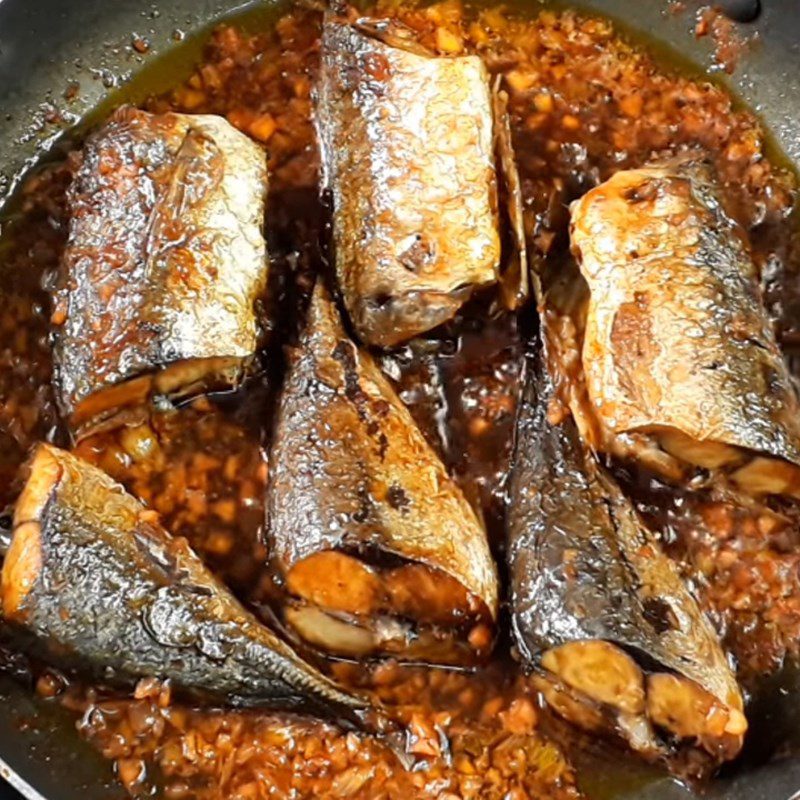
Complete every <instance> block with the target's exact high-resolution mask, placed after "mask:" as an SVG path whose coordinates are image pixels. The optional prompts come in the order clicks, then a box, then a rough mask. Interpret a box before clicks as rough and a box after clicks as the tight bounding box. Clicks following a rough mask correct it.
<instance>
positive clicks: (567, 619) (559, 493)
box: [507, 353, 747, 772]
mask: <svg viewBox="0 0 800 800" xmlns="http://www.w3.org/2000/svg"><path fill="white" fill-rule="evenodd" d="M542 361H543V357H542V356H541V353H539V354H537V356H536V357H535V358H533V359H532V360H531V363H530V364H529V369H528V375H527V377H526V386H525V389H524V396H523V402H522V404H521V409H520V412H519V416H518V423H517V425H518V427H517V436H516V453H515V457H516V461H515V469H514V473H513V476H512V480H511V485H510V495H509V506H508V507H509V512H508V543H507V545H508V550H507V552H508V566H509V580H510V590H511V607H512V630H513V635H514V638H515V641H516V645H517V648H518V650H519V654H520V657H521V659H522V661H523V662H524V663H525V664H526V665H527V666H529V667H532V668H535V670H536V671H537V675H538V678H537V679H536V683H537V685H538V687H539V688H540V690H541V691H542V693H543V694H544V696H545V698H546V700H547V702H548V703H549V704H550V705H551V706H552V707H553V708H554V709H555V710H556V711H557V712H558V713H559V714H561V715H563V716H564V717H566V718H567V719H569V720H570V721H572V722H574V723H576V724H578V725H580V726H582V727H584V728H586V729H588V730H590V731H593V732H607V733H608V732H613V733H614V734H616V735H617V736H620V737H621V738H622V739H623V740H625V741H626V742H627V743H628V745H629V746H630V747H631V748H632V749H633V750H635V751H637V752H639V753H641V754H642V755H643V756H645V757H647V758H651V759H661V758H663V759H666V760H668V761H672V760H673V759H676V760H677V759H679V758H680V759H681V764H682V767H683V768H686V769H697V771H698V772H701V771H704V770H707V768H708V766H709V765H714V764H717V763H719V762H721V761H724V760H727V759H730V758H733V757H734V756H735V755H736V754H737V753H738V752H739V749H740V747H741V745H742V739H743V736H744V733H745V730H746V728H747V722H746V719H745V717H744V715H743V713H742V696H741V692H740V690H739V688H738V686H737V683H736V680H735V678H734V675H733V673H732V671H731V668H730V666H729V664H728V663H727V661H726V658H725V655H724V653H723V651H722V649H721V647H720V644H719V641H718V639H717V637H716V635H715V633H714V631H713V630H712V628H711V626H710V624H709V622H708V620H707V619H706V618H705V617H704V615H703V614H702V612H701V611H700V609H699V607H698V605H697V603H696V602H695V601H694V599H693V598H692V597H691V595H690V594H689V592H688V590H687V589H686V587H685V586H684V584H683V582H682V580H681V578H680V576H679V575H678V572H677V570H676V568H675V566H674V564H673V563H672V562H671V561H670V560H669V559H668V558H667V557H666V556H665V555H664V554H663V552H662V551H661V550H660V548H659V545H658V543H657V541H656V540H655V539H654V537H653V536H652V534H651V533H650V532H649V531H648V530H647V529H646V528H645V527H644V525H643V523H642V521H641V520H640V519H639V517H638V516H637V514H636V512H635V511H634V509H633V507H632V506H631V504H630V503H629V501H628V500H627V499H626V498H625V496H624V495H623V494H622V492H621V490H620V489H619V487H618V486H617V485H616V483H615V482H614V479H613V478H612V477H611V476H610V474H608V473H607V472H606V471H605V470H604V469H603V468H602V467H601V466H600V465H599V464H598V463H597V462H596V460H595V459H594V457H593V456H591V455H590V454H588V453H587V452H586V451H585V450H583V448H582V445H581V442H580V437H579V435H578V431H577V428H576V426H575V424H574V422H573V420H572V417H571V416H570V415H569V412H568V411H567V410H566V409H565V408H564V407H563V406H562V405H561V404H560V403H559V402H558V401H557V399H556V393H555V391H554V388H553V382H552V381H551V378H550V376H549V374H548V371H547V369H546V368H545V367H544V366H543V363H542Z"/></svg>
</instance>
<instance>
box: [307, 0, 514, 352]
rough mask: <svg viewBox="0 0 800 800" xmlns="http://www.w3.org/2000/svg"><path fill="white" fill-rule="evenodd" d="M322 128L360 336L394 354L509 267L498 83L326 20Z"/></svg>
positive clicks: (342, 265)
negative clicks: (494, 92) (501, 208)
mask: <svg viewBox="0 0 800 800" xmlns="http://www.w3.org/2000/svg"><path fill="white" fill-rule="evenodd" d="M318 94H319V102H318V104H317V110H316V117H317V127H318V131H319V139H320V142H321V145H322V152H323V167H324V183H325V185H326V186H327V188H328V189H329V190H330V192H331V194H332V198H333V214H334V242H335V248H336V273H337V276H338V280H339V285H340V287H341V290H342V293H343V295H344V300H345V305H346V306H347V310H348V312H349V314H350V317H351V319H352V322H353V326H354V328H355V330H356V332H357V333H358V335H359V337H361V339H362V340H363V341H365V342H368V343H370V344H376V345H382V346H390V345H394V344H397V343H399V342H402V341H404V340H406V339H409V338H411V337H412V336H415V335H417V334H419V333H422V332H424V331H427V330H430V329H431V328H434V327H436V326H437V325H439V324H441V323H443V322H445V321H447V320H448V319H450V318H451V317H453V316H454V315H455V313H456V312H457V311H458V309H459V308H460V307H461V305H462V304H463V303H464V302H465V301H466V300H467V299H468V298H469V296H470V295H471V294H472V292H473V291H474V290H475V289H476V288H477V287H480V286H483V285H488V284H491V283H493V282H494V281H496V280H497V277H498V269H499V263H500V248H501V245H500V235H499V231H498V209H497V187H496V178H495V158H494V153H493V120H492V98H491V92H490V88H489V76H488V72H487V70H486V67H485V66H484V64H483V62H482V61H481V59H480V58H478V57H477V56H459V57H455V58H444V57H436V56H432V55H430V54H427V53H421V52H419V51H418V50H414V51H412V49H411V48H410V46H409V48H406V47H399V46H392V45H390V44H387V43H386V42H384V41H381V40H380V39H379V38H376V37H375V36H373V35H370V34H369V33H367V32H365V31H364V30H363V29H362V28H360V27H358V26H356V25H352V24H349V23H347V22H344V21H341V20H339V19H337V18H336V17H334V16H333V15H328V16H327V17H326V19H325V23H324V28H323V35H322V75H321V81H320V86H319V93H318Z"/></svg>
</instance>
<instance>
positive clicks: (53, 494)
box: [1, 444, 364, 718]
mask: <svg viewBox="0 0 800 800" xmlns="http://www.w3.org/2000/svg"><path fill="white" fill-rule="evenodd" d="M1 590H2V609H3V616H4V618H5V620H6V621H8V622H10V623H13V624H14V625H15V626H17V627H18V629H19V630H20V631H21V632H22V633H23V635H24V634H27V638H28V640H29V645H30V647H31V648H32V649H33V651H34V652H37V653H38V654H40V655H42V656H43V657H45V658H47V659H51V660H53V661H57V662H58V663H59V664H63V665H65V666H67V667H68V668H78V669H88V670H89V671H91V672H92V673H93V674H94V675H96V676H97V677H99V678H100V679H101V680H104V681H108V682H111V683H118V684H121V685H125V684H128V683H132V682H133V681H135V680H136V679H138V678H141V677H146V676H155V677H159V678H169V679H171V680H172V682H173V683H174V684H175V685H176V686H178V687H180V688H182V689H184V690H189V691H194V692H198V693H200V694H203V695H209V696H210V697H211V698H213V699H217V700H223V701H225V702H230V703H234V704H246V705H260V706H264V707H271V708H279V709H286V710H309V711H317V712H320V713H327V714H329V715H330V714H332V713H333V714H337V715H340V716H341V715H344V717H345V718H353V715H354V714H355V713H356V710H357V709H359V708H361V707H363V706H364V703H363V702H362V701H361V700H359V699H357V698H355V697H353V696H350V695H348V694H345V693H344V692H342V691H340V690H339V689H337V688H336V686H335V685H334V684H332V683H331V682H330V681H329V680H328V679H327V678H326V677H324V676H323V675H322V674H321V673H319V672H317V671H316V670H315V669H313V668H312V667H310V666H309V665H308V664H306V663H305V662H304V661H302V660H301V659H300V657H299V656H298V655H297V654H296V653H295V652H294V651H293V650H292V649H291V648H290V647H289V645H287V644H286V643H285V642H283V641H282V640H281V639H279V638H278V637H277V636H276V635H275V634H274V633H272V631H271V630H269V629H268V628H267V627H265V626H264V625H262V624H261V623H260V622H259V621H258V620H257V619H256V618H255V617H254V616H253V615H252V614H250V612H248V611H247V610H245V609H244V608H243V607H242V606H241V605H240V603H239V602H238V601H237V600H236V599H235V598H234V597H233V595H232V594H231V593H230V592H229V591H228V590H227V589H226V588H225V587H224V586H223V585H222V584H221V583H219V582H218V581H217V580H216V578H214V576H213V575H212V574H211V573H210V572H209V571H208V570H207V569H206V567H205V566H204V565H203V563H202V562H201V561H200V559H199V558H198V557H197V556H196V555H195V554H194V552H192V550H191V549H190V548H189V547H188V545H187V544H186V541H185V540H184V539H181V538H172V537H171V536H170V535H169V534H168V533H167V532H166V531H165V530H164V529H163V528H162V527H161V526H160V525H159V524H158V521H157V518H156V515H155V514H154V512H152V511H148V510H146V509H145V508H144V506H142V505H141V504H140V503H139V501H138V500H136V499H135V498H134V497H133V496H131V495H130V494H128V493H127V492H126V491H125V490H124V489H123V487H122V486H120V485H119V484H117V483H115V482H114V481H113V480H111V478H109V477H108V476H107V475H106V474H105V473H104V472H102V471H101V470H99V469H97V468H96V467H94V466H92V465H90V464H88V463H86V462H84V461H82V460H81V459H79V458H76V457H75V456H72V455H70V454H69V453H67V452H64V451H62V450H58V449H56V448H54V447H51V446H49V445H46V444H42V445H39V447H38V449H37V451H36V453H35V455H34V457H33V460H32V462H31V465H30V477H29V479H28V482H27V484H26V486H25V489H24V491H23V493H22V495H21V497H20V500H19V502H18V505H17V508H16V511H15V517H14V535H13V539H12V543H11V547H10V549H9V552H8V554H7V557H6V560H5V563H4V565H3V572H2V585H1Z"/></svg>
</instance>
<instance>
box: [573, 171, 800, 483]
mask: <svg viewBox="0 0 800 800" xmlns="http://www.w3.org/2000/svg"><path fill="white" fill-rule="evenodd" d="M571 235H572V247H573V250H574V253H575V255H576V256H577V258H578V260H579V262H580V267H581V271H582V273H583V275H584V277H585V278H586V280H587V282H588V284H589V290H590V300H589V306H588V313H587V319H586V329H585V337H584V341H583V354H582V358H583V369H584V372H585V376H586V388H587V392H588V401H589V406H590V408H591V409H592V411H593V413H594V414H595V415H596V417H597V421H598V423H599V429H600V434H599V437H598V438H599V441H597V442H593V444H594V445H595V446H597V447H599V448H600V449H609V450H611V451H612V452H617V453H618V454H621V455H625V453H624V451H625V450H626V449H627V450H628V451H633V450H635V449H636V444H637V442H638V444H639V445H641V444H642V443H643V442H644V443H645V446H644V447H643V450H644V451H647V449H648V446H651V447H652V446H656V447H658V448H660V449H661V450H662V451H665V452H666V454H668V455H669V456H671V458H670V459H667V458H663V457H661V458H656V459H655V463H654V464H652V465H651V466H655V467H656V468H659V467H660V468H661V469H662V471H665V470H666V472H671V473H672V477H680V476H681V475H682V474H683V473H685V472H686V469H685V468H686V466H687V465H695V466H699V467H703V468H706V469H713V470H723V471H724V472H726V473H729V474H730V476H731V477H732V479H733V480H734V481H735V482H736V483H737V484H739V486H740V487H741V488H743V489H745V490H746V491H748V492H751V493H753V494H756V495H758V494H767V493H785V494H790V495H795V496H800V405H799V404H798V401H797V397H796V394H795V391H794V389H793V387H792V385H791V382H790V379H789V374H788V371H787V369H786V366H785V364H784V361H783V358H782V357H781V353H780V350H779V348H778V345H777V342H776V338H775V334H774V331H773V329H772V326H771V324H770V320H769V319H768V316H767V312H766V309H765V307H764V303H763V301H762V296H761V291H760V288H759V276H758V273H757V269H756V266H755V264H754V262H753V259H752V257H751V255H750V253H749V250H748V244H747V242H746V238H745V234H744V231H743V230H742V229H741V228H740V227H739V226H738V225H737V224H736V223H735V222H734V221H733V220H731V219H730V218H729V216H728V215H727V214H726V213H725V210H724V208H723V206H722V203H721V201H720V198H719V196H718V193H717V191H716V189H715V186H714V182H713V175H712V174H711V171H710V169H709V168H708V167H706V166H705V165H703V164H698V163H691V162H688V163H687V162H684V163H680V162H672V163H668V164H666V165H662V166H652V167H647V168H644V169H637V170H629V171H623V172H618V173H617V174H616V175H614V176H613V177H612V178H611V179H610V180H608V181H607V182H606V183H604V184H602V185H601V186H598V187H597V188H595V189H593V190H592V191H590V192H588V194H586V195H585V196H584V197H583V198H582V199H580V200H579V201H577V202H576V203H575V205H574V206H573V208H572V229H571ZM668 477H669V476H668Z"/></svg>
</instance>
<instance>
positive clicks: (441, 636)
mask: <svg viewBox="0 0 800 800" xmlns="http://www.w3.org/2000/svg"><path fill="white" fill-rule="evenodd" d="M270 464H271V465H272V466H271V469H270V485H269V516H270V537H271V546H272V553H273V555H274V558H275V561H276V563H277V566H278V568H279V570H280V572H281V573H282V574H283V575H284V576H285V577H286V578H287V588H288V590H289V593H290V595H291V596H292V597H293V598H294V600H295V601H298V602H299V603H300V606H303V607H304V608H305V610H303V609H302V608H300V607H299V606H298V605H297V604H294V605H290V607H289V609H288V611H287V617H288V619H289V621H290V622H291V623H292V624H293V625H294V627H295V628H297V629H298V630H300V629H302V631H301V632H302V634H303V635H304V636H306V638H307V639H310V638H311V636H313V638H314V639H315V641H314V642H313V643H314V644H316V645H317V646H319V647H323V648H324V649H329V650H333V651H337V652H340V653H341V654H345V655H351V656H364V655H378V654H382V653H387V652H390V653H393V654H394V655H396V656H398V657H400V658H403V659H406V660H418V659H424V660H428V661H437V662H442V663H465V662H470V661H474V660H475V659H476V656H477V657H482V656H484V655H486V654H488V650H489V647H490V645H491V640H492V635H491V629H490V626H491V625H492V622H493V620H494V617H495V615H496V611H497V578H496V574H495V567H494V563H493V561H492V558H491V555H490V553H489V547H488V544H487V540H486V534H485V531H484V529H483V526H482V524H481V523H480V522H479V520H478V518H477V517H476V514H475V512H474V511H473V510H472V508H471V507H470V505H469V504H468V503H467V501H466V499H465V498H464V496H463V495H462V493H461V491H460V489H458V487H457V486H456V485H455V483H454V482H453V481H452V480H451V479H450V477H449V476H448V474H447V472H446V470H445V468H444V465H443V464H442V463H441V462H440V461H439V459H438V458H437V456H436V455H435V454H434V452H433V450H432V449H431V448H430V446H429V445H428V444H427V442H426V441H425V439H424V437H423V436H422V434H421V432H420V431H419V429H418V428H417V427H416V425H415V424H414V422H413V420H412V418H411V415H410V414H409V412H408V410H407V409H406V408H405V406H403V404H402V402H401V401H400V399H399V398H398V397H397V395H396V394H395V392H394V390H393V389H392V387H391V386H390V384H389V382H388V381H387V379H386V378H385V377H384V376H383V374H382V373H381V372H380V370H379V368H378V367H377V365H376V364H375V362H374V361H373V359H372V357H371V356H370V355H369V354H368V353H366V352H364V351H362V350H360V349H359V348H358V347H357V346H356V345H355V344H354V343H353V342H352V341H351V340H350V339H349V338H348V337H347V335H346V334H345V332H344V330H343V328H342V324H341V319H340V318H339V313H338V311H337V309H336V307H335V305H334V303H333V302H332V300H331V299H330V297H329V296H328V294H327V292H326V291H325V289H324V288H323V287H322V285H321V284H320V285H318V286H317V287H316V289H315V291H314V296H313V299H312V304H311V308H310V312H309V318H308V322H307V327H306V330H305V332H304V334H303V336H302V338H301V341H300V343H299V346H298V347H297V349H296V350H295V351H294V353H293V354H292V356H291V360H290V369H289V374H288V378H287V381H286V385H285V387H284V391H283V396H282V399H281V404H280V409H279V412H278V421H277V427H276V430H275V434H274V440H273V448H272V453H271V458H270ZM312 564H313V566H311V565H312ZM304 565H309V566H308V567H307V568H305V567H304ZM417 600H418V601H419V602H416V601H417ZM293 602H294V601H293ZM311 609H313V612H312V610H311ZM322 613H326V614H328V616H329V617H330V616H331V615H333V616H334V617H335V618H336V620H332V619H327V620H326V619H323V617H322V616H320V614H322ZM401 619H405V620H408V619H411V620H413V621H414V622H415V624H416V629H409V628H407V626H400V620H401ZM312 623H314V624H316V623H319V624H320V625H323V624H324V625H325V627H326V629H327V630H328V632H329V636H327V637H326V636H322V635H319V634H313V633H312V630H311V628H312ZM346 625H349V626H350V628H351V631H350V633H351V634H352V636H351V639H352V642H351V644H352V647H349V646H348V645H347V644H346V643H345V642H344V639H343V638H342V637H345V638H346V634H347V631H346V630H345V627H344V626H346ZM398 626H400V627H398ZM356 629H357V630H356ZM365 631H367V633H365ZM309 634H310V635H311V636H310V635H309ZM340 635H341V636H340ZM326 638H327V639H328V640H329V644H328V645H326V644H325V639H326ZM467 639H469V643H468V644H467V642H466V641H465V640H467ZM334 640H336V642H337V644H333V642H334ZM342 647H344V648H345V649H344V650H343V649H342Z"/></svg>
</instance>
